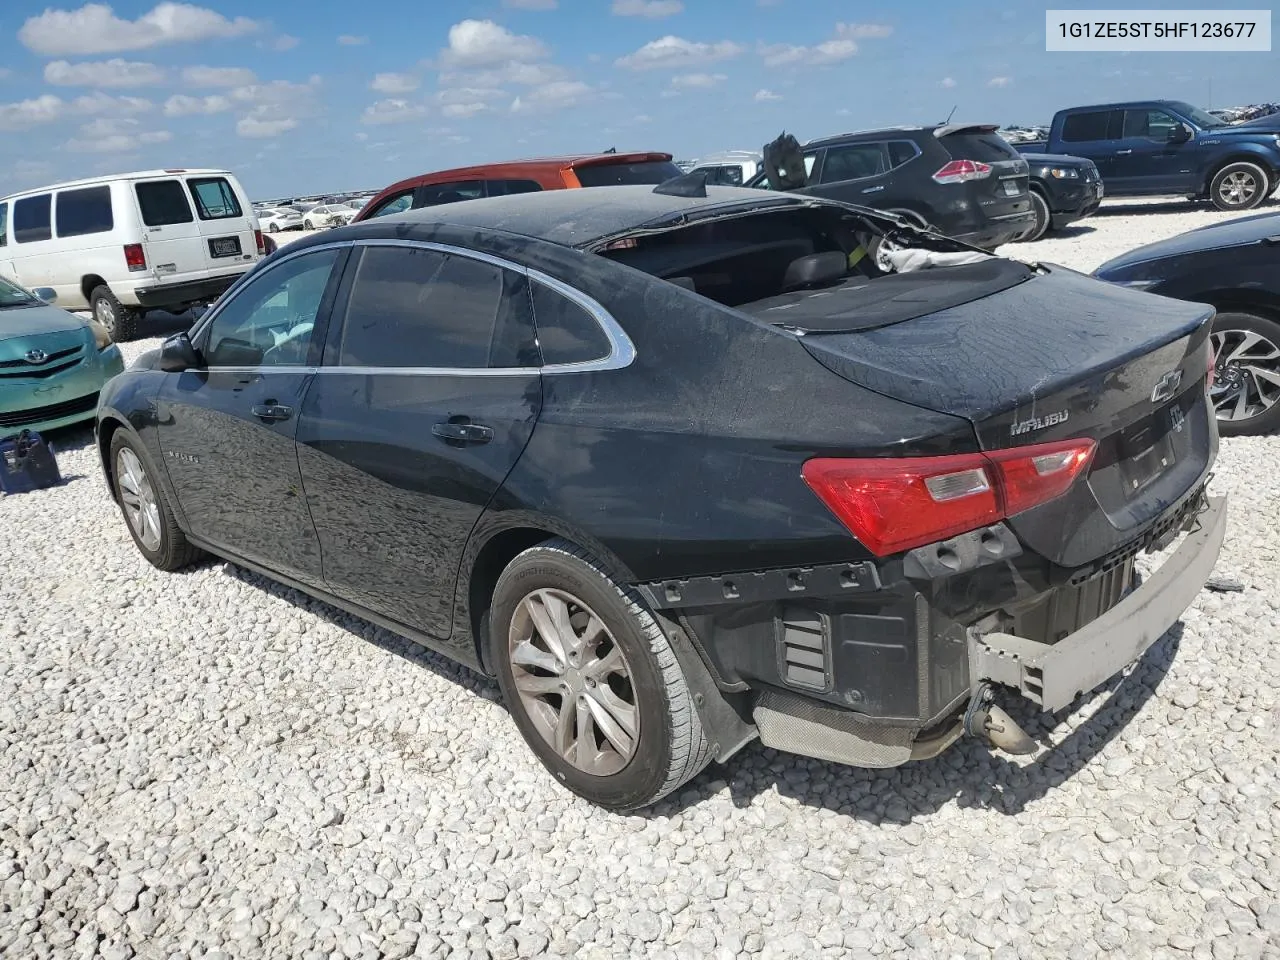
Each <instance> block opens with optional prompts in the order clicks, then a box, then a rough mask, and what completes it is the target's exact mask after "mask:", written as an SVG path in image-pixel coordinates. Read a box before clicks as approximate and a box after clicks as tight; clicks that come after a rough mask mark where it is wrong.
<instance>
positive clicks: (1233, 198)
mask: <svg viewBox="0 0 1280 960" xmlns="http://www.w3.org/2000/svg"><path fill="white" fill-rule="evenodd" d="M1259 189H1260V187H1259V185H1258V178H1257V177H1256V176H1254V175H1253V174H1252V173H1250V172H1249V171H1247V170H1236V171H1235V172H1233V173H1229V174H1227V175H1226V176H1225V177H1223V178H1222V182H1221V183H1219V184H1218V197H1219V198H1220V199H1221V200H1222V203H1223V204H1224V205H1225V206H1229V207H1246V206H1248V205H1249V202H1250V201H1251V200H1252V199H1253V198H1254V196H1256V195H1257V193H1258V190H1259Z"/></svg>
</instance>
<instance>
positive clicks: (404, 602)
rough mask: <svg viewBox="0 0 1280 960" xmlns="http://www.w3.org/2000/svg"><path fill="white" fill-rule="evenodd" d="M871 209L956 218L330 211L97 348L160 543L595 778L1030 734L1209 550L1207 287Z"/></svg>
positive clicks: (1191, 589) (854, 211)
mask: <svg viewBox="0 0 1280 960" xmlns="http://www.w3.org/2000/svg"><path fill="white" fill-rule="evenodd" d="M700 192H701V193H702V195H701V196H698V195H697V194H698V193H700ZM677 194H681V195H677ZM690 194H692V195H690ZM882 235H888V236H889V237H890V238H891V239H892V240H893V241H894V242H895V243H898V244H899V245H905V246H909V247H916V248H919V249H920V258H922V259H925V260H928V259H929V257H930V255H931V252H932V253H947V252H951V253H956V252H962V253H963V252H964V251H965V250H966V249H967V248H965V247H963V245H960V244H958V243H957V242H956V241H952V240H947V239H946V238H943V237H940V236H937V235H927V234H924V233H920V232H918V231H915V230H913V229H911V228H909V227H907V226H905V225H904V224H903V223H902V222H901V221H896V220H895V219H894V218H891V217H886V216H885V215H883V214H877V213H875V212H873V211H870V210H865V209H863V208H859V207H854V206H849V205H846V204H841V203H836V202H832V201H826V200H820V199H815V198H806V197H800V196H794V195H769V194H764V193H761V192H759V191H755V190H745V189H733V188H711V189H709V190H705V191H700V190H699V189H697V188H696V187H690V188H689V189H688V190H685V188H683V187H680V188H673V187H659V188H657V189H656V190H651V189H650V188H648V187H618V188H613V189H611V190H608V191H592V190H563V191H554V192H547V193H540V194H527V195H521V196H511V197H501V198H494V199H487V200H477V201H470V202H466V203H459V204H452V205H450V206H448V207H439V208H432V209H428V210H422V211H417V212H414V213H409V214H404V215H402V216H399V217H388V218H382V219H378V220H373V221H370V222H368V223H361V224H356V225H352V226H349V227H345V228H339V229H338V230H334V231H331V232H327V233H326V234H324V236H317V237H312V238H308V239H304V240H302V241H299V242H297V243H294V244H290V245H289V246H288V247H286V248H283V249H281V250H280V251H279V252H278V253H276V254H275V255H273V256H272V257H270V258H268V259H267V260H265V261H263V262H262V263H261V264H260V265H258V266H257V267H256V268H255V269H254V270H253V271H252V272H251V273H250V274H248V275H247V276H246V277H244V278H243V279H242V280H241V281H239V282H238V283H237V285H236V286H235V287H234V288H233V289H232V290H231V291H229V292H228V293H227V294H226V295H225V296H224V297H223V298H222V299H221V300H220V301H219V303H218V304H217V305H216V306H215V307H214V308H213V309H212V310H211V311H210V312H209V313H208V314H207V315H206V316H205V317H203V318H202V319H201V320H200V321H199V322H198V323H197V324H196V325H195V327H194V328H193V329H192V330H191V331H190V332H189V333H188V334H180V335H178V336H176V337H173V338H170V339H169V340H168V341H166V342H165V343H164V345H163V346H162V347H161V348H160V349H159V350H157V351H154V352H152V353H150V354H148V355H146V356H144V357H143V358H141V359H140V360H139V361H138V362H137V363H135V365H134V366H133V367H132V368H131V369H130V370H129V371H128V372H126V373H125V374H124V375H122V376H120V377H117V378H116V379H115V380H113V381H112V382H111V384H110V385H108V387H107V389H106V391H105V392H104V393H103V395H102V400H101V405H100V408H99V419H98V427H97V441H98V445H99V449H100V452H101V457H102V465H103V468H104V471H105V474H106V477H107V481H108V484H109V486H110V489H111V492H112V494H113V496H114V497H115V499H116V501H117V502H118V503H119V506H120V509H121V511H122V513H123V516H124V518H125V520H126V522H127V525H128V529H129V531H130V533H131V535H132V536H133V538H134V540H135V542H136V543H137V546H138V548H139V550H140V551H141V552H142V554H143V555H144V556H145V557H146V558H147V559H148V560H149V561H150V562H151V563H153V564H154V565H155V566H157V567H159V568H161V569H164V570H173V569H177V568H179V567H181V566H184V565H186V564H189V563H191V562H193V561H195V560H196V559H197V558H198V557H199V556H200V554H201V552H202V551H209V552H211V553H214V554H218V555H220V556H222V557H225V558H229V559H230V560H232V561H234V562H236V563H239V564H243V565H244V566H246V567H249V568H252V569H256V570H259V571H262V572H265V573H267V574H268V575H270V576H272V577H274V578H276V579H278V580H280V581H282V582H285V583H288V584H292V585H293V586H295V587H297V588H298V589H300V590H302V591H305V592H306V593H309V594H311V595H313V596H316V597H319V598H322V599H323V600H325V601H327V602H329V603H332V604H334V605H337V606H339V607H342V608H345V609H347V610H349V611H353V612H355V613H357V614H359V615H360V616H363V617H365V618H367V619H369V620H371V621H374V622H376V623H379V624H382V625H384V626H387V627H389V628H390V629H393V630H395V631H398V632H400V633H402V634H404V635H405V636H408V637H411V638H413V639H415V640H417V641H418V642H420V643H422V644H424V645H426V646H428V647H430V648H432V649H434V650H437V651H440V652H442V653H444V654H446V655H447V656H449V657H453V658H455V659H457V660H459V661H462V662H464V663H467V664H470V665H472V666H474V667H476V668H478V669H480V670H483V671H485V672H486V673H488V674H490V675H495V676H496V677H497V679H498V682H499V684H500V686H501V689H502V691H503V694H504V696H505V699H506V702H507V704H508V706H509V708H510V710H511V713H512V715H513V717H514V720H515V722H516V724H517V725H518V727H519V729H520V731H521V733H522V734H523V735H524V737H525V739H526V740H527V741H528V743H529V744H530V746H531V747H532V749H533V751H534V752H535V753H536V754H537V756H538V757H539V758H540V759H541V761H542V762H543V763H544V764H545V765H546V767H547V768H548V769H549V770H550V771H551V772H552V773H553V774H554V775H555V776H556V777H557V778H558V779H559V780H560V781H561V782H562V783H564V784H565V785H566V786H567V787H569V788H570V789H572V790H574V791H576V792H577V793H579V794H581V795H583V796H585V797H588V798H590V799H591V800H593V801H594V802H596V803H599V804H602V805H604V806H607V807H610V808H615V809H629V808H634V807H638V806H642V805H645V804H648V803H651V802H653V801H655V800H656V799H658V798H660V797H662V796H663V795H665V794H667V793H669V792H670V791H672V790H674V789H675V788H676V787H678V786H679V785H680V784H681V783H683V782H685V781H686V780H688V779H689V778H690V777H692V776H693V775H695V774H696V773H697V772H698V771H699V770H700V769H702V767H704V766H705V765H706V764H707V763H708V762H710V761H711V760H712V759H718V760H720V761H725V760H727V759H728V758H729V757H730V756H732V755H733V754H734V753H735V752H736V751H737V750H738V749H740V748H741V747H742V746H743V745H744V744H746V743H748V742H750V741H751V740H752V739H754V738H756V737H759V738H760V739H761V740H762V741H763V742H764V743H765V744H767V745H769V746H772V747H775V748H779V749H785V750H790V751H794V752H798V753H802V754H808V755H810V756H815V757H821V758H824V759H827V760H832V761H837V762H843V763H849V764H858V765H863V766H879V767H887V766H894V765H896V764H901V763H904V762H906V761H908V760H911V759H918V758H923V757H929V756H932V755H934V754H936V753H938V752H940V751H941V750H943V749H944V748H946V747H947V746H948V745H949V744H950V743H952V742H953V741H954V740H955V739H956V738H957V737H959V736H960V735H961V734H962V733H963V732H964V731H966V730H967V731H969V732H970V733H972V734H975V735H978V736H983V737H985V738H987V739H988V740H989V741H990V742H992V743H994V744H996V745H997V746H999V747H1003V748H1006V749H1010V750H1023V751H1025V750H1027V749H1029V748H1031V747H1032V746H1033V745H1032V744H1030V743H1029V742H1028V740H1027V738H1026V736H1025V735H1024V734H1022V732H1021V731H1020V730H1019V729H1018V727H1017V726H1015V725H1014V724H1013V722H1012V721H1011V720H1010V719H1009V718H1008V716H1006V715H1005V714H1003V713H1002V712H1001V710H1000V708H999V706H998V705H997V703H996V702H995V700H994V692H995V691H996V690H997V689H1000V690H1003V691H1005V694H1004V695H1005V696H1013V695H1015V694H1017V695H1021V696H1023V697H1025V698H1027V699H1029V700H1030V701H1032V702H1033V703H1034V704H1036V705H1038V706H1040V707H1041V708H1043V709H1045V710H1059V709H1062V708H1063V707H1065V706H1067V705H1068V704H1070V703H1071V702H1072V701H1073V698H1075V697H1076V695H1077V693H1078V692H1080V691H1085V690H1090V689H1092V688H1093V687H1095V686H1096V685H1098V684H1100V683H1102V682H1103V681H1105V680H1107V679H1108V678H1109V677H1111V676H1112V675H1113V674H1115V673H1116V672H1117V671H1119V670H1120V669H1122V668H1123V667H1124V666H1125V665H1126V664H1128V663H1130V662H1132V661H1133V660H1134V659H1136V658H1137V657H1139V656H1141V655H1142V654H1143V652H1144V651H1145V650H1146V649H1147V647H1148V646H1149V645H1150V644H1151V643H1153V642H1154V641H1155V640H1156V639H1157V638H1158V637H1159V636H1160V635H1161V634H1162V633H1163V632H1164V630H1165V629H1166V628H1167V627H1169V626H1170V625H1171V624H1172V623H1173V622H1174V621H1175V620H1176V618H1177V617H1178V616H1179V615H1180V613H1181V611H1182V610H1183V609H1185V607H1186V606H1187V605H1188V604H1189V603H1190V602H1191V600H1192V599H1193V598H1194V596H1195V595H1196V593H1197V592H1198V591H1199V590H1200V588H1201V586H1202V585H1203V582H1204V580H1205V578H1206V577H1207V575H1208V573H1209V571H1210V569H1211V568H1212V566H1213V563H1214V560H1215V558H1216V556H1217V554H1218V550H1219V546H1220V544H1221V540H1222V535H1223V530H1224V526H1225V516H1226V514H1225V508H1224V505H1223V504H1222V502H1221V501H1219V500H1217V499H1211V498H1207V497H1206V495H1205V481H1206V477H1207V475H1208V472H1209V469H1210V466H1211V464H1212V463H1213V460H1214V457H1215V454H1216V450H1217V433H1216V430H1215V425H1214V421H1213V418H1212V417H1211V416H1210V414H1209V409H1208V405H1207V402H1206V397H1205V382H1206V371H1207V368H1208V358H1209V351H1208V332H1209V331H1208V322H1209V318H1210V316H1211V311H1210V310H1209V309H1208V308H1204V307H1198V306H1191V305H1187V304H1182V303H1178V302H1177V301H1173V300H1167V299H1162V298H1158V297H1149V296H1146V295H1144V294H1140V293H1132V292H1128V291H1123V290H1117V289H1115V288H1114V287H1111V286H1108V285H1107V284H1103V283H1098V282H1097V281H1095V280H1091V279H1089V278H1088V277H1084V276H1081V275H1079V274H1075V273H1071V272H1070V271H1066V270H1060V269H1057V268H1046V267H1029V266H1026V265H1023V264H1019V263H1016V262H1013V261H1010V260H1005V259H1002V258H998V257H993V256H989V255H985V254H981V253H979V254H974V253H973V252H972V250H969V253H968V256H962V257H960V258H959V259H960V260H967V261H969V262H964V263H959V264H954V265H950V266H937V265H935V266H932V267H927V268H925V269H920V270H916V271H913V272H908V273H901V274H890V275H882V274H880V272H879V270H878V269H877V268H876V267H875V266H874V265H873V263H872V258H871V257H868V256H866V255H865V250H866V247H867V245H868V244H870V243H873V242H874V241H876V240H877V239H879V238H881V237H882ZM933 262H934V263H935V264H936V263H937V258H934V260H933ZM1184 531H1190V532H1189V533H1187V535H1186V537H1185V539H1184V540H1183V541H1182V545H1181V546H1180V547H1178V549H1177V550H1176V551H1175V552H1174V553H1173V555H1172V557H1171V559H1169V560H1168V561H1167V563H1166V564H1165V565H1164V566H1163V567H1162V568H1161V570H1160V572H1159V574H1157V575H1156V576H1154V577H1152V578H1150V579H1148V580H1146V581H1145V582H1144V583H1143V584H1142V585H1141V587H1139V588H1138V589H1136V590H1134V589H1132V588H1133V587H1134V586H1135V584H1136V580H1135V577H1134V557H1135V556H1136V555H1137V554H1138V553H1139V552H1141V551H1143V550H1146V549H1154V548H1163V547H1165V546H1168V545H1169V544H1170V543H1171V542H1172V541H1173V540H1174V539H1176V538H1177V537H1178V536H1179V535H1180V534H1182V533H1183V532H1184ZM193 613H194V612H193Z"/></svg>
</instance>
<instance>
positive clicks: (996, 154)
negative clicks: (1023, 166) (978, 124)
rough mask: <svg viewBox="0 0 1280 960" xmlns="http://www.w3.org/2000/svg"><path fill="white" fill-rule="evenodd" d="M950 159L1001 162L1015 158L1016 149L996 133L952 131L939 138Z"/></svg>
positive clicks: (1016, 155) (1016, 156)
mask: <svg viewBox="0 0 1280 960" xmlns="http://www.w3.org/2000/svg"><path fill="white" fill-rule="evenodd" d="M941 141H942V145H943V147H945V148H946V151H947V153H949V154H951V159H952V160H976V161H978V162H979V163H1003V162H1004V161H1006V160H1017V159H1018V157H1019V154H1018V151H1017V150H1015V149H1013V147H1011V146H1009V144H1008V143H1007V142H1006V141H1005V140H1004V138H1003V137H1001V136H1000V135H999V134H998V133H994V132H992V133H953V134H951V135H950V136H947V137H942V138H941Z"/></svg>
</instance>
